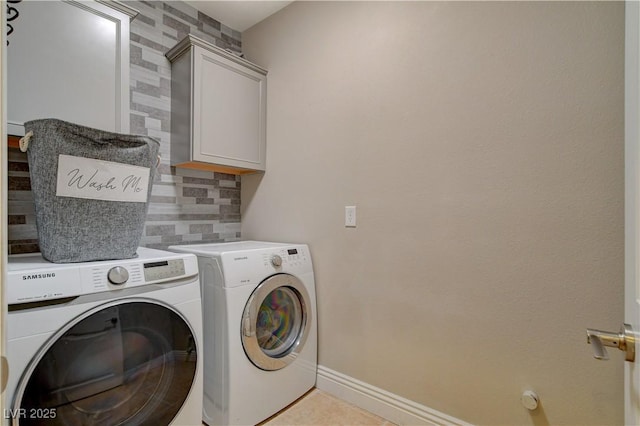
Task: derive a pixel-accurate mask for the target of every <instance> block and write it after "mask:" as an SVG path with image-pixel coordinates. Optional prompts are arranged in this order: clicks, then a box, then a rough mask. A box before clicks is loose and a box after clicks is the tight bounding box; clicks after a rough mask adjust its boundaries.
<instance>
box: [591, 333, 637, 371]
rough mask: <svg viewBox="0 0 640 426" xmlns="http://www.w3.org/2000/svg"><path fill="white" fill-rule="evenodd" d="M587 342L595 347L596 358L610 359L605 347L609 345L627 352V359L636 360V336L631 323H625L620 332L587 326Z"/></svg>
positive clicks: (594, 354)
mask: <svg viewBox="0 0 640 426" xmlns="http://www.w3.org/2000/svg"><path fill="white" fill-rule="evenodd" d="M587 343H589V344H591V346H592V347H593V356H594V357H595V358H596V359H601V360H607V359H609V354H608V353H607V350H606V349H605V346H609V347H611V348H618V349H620V350H621V351H623V352H625V358H624V359H625V360H626V361H629V362H634V361H635V360H636V338H635V336H634V333H633V329H632V328H631V326H630V325H629V324H623V325H622V327H621V328H620V332H619V333H612V332H610V331H602V330H595V329H592V328H587Z"/></svg>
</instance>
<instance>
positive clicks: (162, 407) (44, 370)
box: [13, 299, 197, 425]
mask: <svg viewBox="0 0 640 426" xmlns="http://www.w3.org/2000/svg"><path fill="white" fill-rule="evenodd" d="M195 344H196V341H195V336H194V333H193V330H192V329H191V327H190V326H189V324H188V323H187V321H186V319H185V318H184V317H182V315H181V314H179V313H178V312H177V311H175V310H174V309H173V308H172V307H170V306H169V305H165V304H161V303H158V302H156V301H151V300H147V299H127V300H126V301H120V302H114V303H109V304H106V305H101V306H99V307H97V308H95V309H93V310H91V311H88V312H87V313H85V314H83V315H81V316H80V317H78V318H76V319H75V320H74V321H72V322H71V323H70V324H69V325H68V326H67V327H65V329H63V330H60V331H59V332H58V333H57V334H56V335H54V336H53V337H52V338H51V339H50V340H49V341H48V342H47V344H46V345H44V347H43V348H41V350H40V351H39V353H38V354H37V355H36V356H35V357H34V359H33V360H32V361H31V363H30V364H29V366H28V368H27V370H26V371H25V372H24V373H23V376H22V378H21V379H20V383H19V385H18V389H17V392H16V395H15V398H14V401H13V408H14V412H15V413H20V418H16V419H14V424H18V423H19V424H20V425H30V424H43V423H46V424H47V425H90V424H96V425H97V424H109V425H122V424H126V425H141V424H145V425H168V424H169V423H170V422H171V420H172V419H173V418H174V417H175V416H176V414H177V413H178V411H179V410H180V408H181V407H182V405H183V403H184V401H185V400H186V398H187V396H188V394H189V391H190V389H191V385H192V383H193V380H194V378H195V374H196V366H197V359H196V356H197V355H196V354H197V351H196V346H195Z"/></svg>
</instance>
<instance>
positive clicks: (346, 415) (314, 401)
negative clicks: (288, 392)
mask: <svg viewBox="0 0 640 426" xmlns="http://www.w3.org/2000/svg"><path fill="white" fill-rule="evenodd" d="M280 425H287V426H294V425H295V426H301V425H304V426H311V425H322V426H329V425H331V426H347V425H349V426H351V425H376V426H393V425H394V424H393V423H391V422H389V421H387V420H385V419H383V418H382V417H378V416H376V415H375V414H371V413H369V412H367V411H365V410H362V409H360V408H358V407H356V406H355V405H351V404H349V403H348V402H345V401H342V400H340V399H338V398H336V397H334V396H333V395H330V394H328V393H326V392H323V391H321V390H318V389H312V390H311V391H309V392H308V393H307V394H305V395H304V396H303V397H302V398H300V399H299V400H297V401H296V402H294V403H293V404H291V405H290V406H289V407H287V408H286V409H284V410H283V411H281V412H279V413H278V414H276V415H275V416H273V417H271V418H269V419H267V420H266V421H264V422H262V423H260V426H280Z"/></svg>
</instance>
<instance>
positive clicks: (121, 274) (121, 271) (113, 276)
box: [107, 266, 129, 285]
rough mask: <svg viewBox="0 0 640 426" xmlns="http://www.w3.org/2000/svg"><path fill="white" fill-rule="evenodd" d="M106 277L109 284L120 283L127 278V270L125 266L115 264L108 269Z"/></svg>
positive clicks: (124, 281)
mask: <svg viewBox="0 0 640 426" xmlns="http://www.w3.org/2000/svg"><path fill="white" fill-rule="evenodd" d="M107 279H108V280H109V282H110V283H111V284H114V285H122V284H124V283H126V282H127V280H128V279H129V271H127V268H124V267H122V266H115V267H113V268H111V269H109V272H108V273H107Z"/></svg>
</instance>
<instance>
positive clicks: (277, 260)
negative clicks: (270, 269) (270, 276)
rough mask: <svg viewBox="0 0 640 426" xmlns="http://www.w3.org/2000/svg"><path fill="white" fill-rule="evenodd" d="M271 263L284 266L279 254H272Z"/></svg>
mask: <svg viewBox="0 0 640 426" xmlns="http://www.w3.org/2000/svg"><path fill="white" fill-rule="evenodd" d="M271 264H272V265H273V266H275V267H276V268H277V267H278V266H282V258H281V257H280V256H278V255H277V254H274V255H273V256H271Z"/></svg>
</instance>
